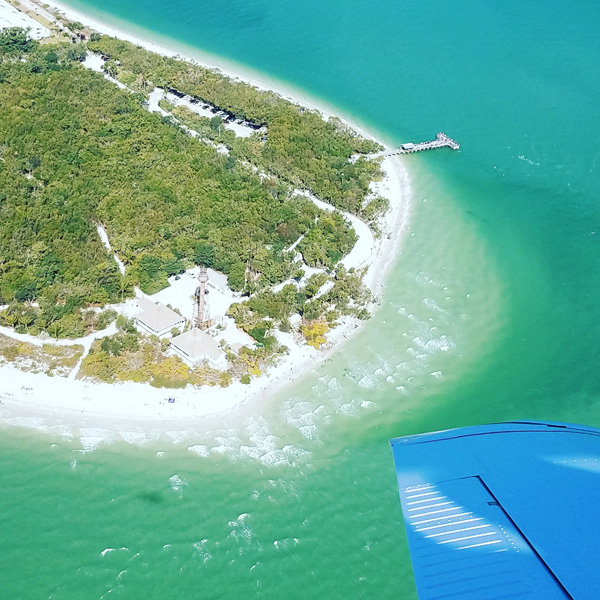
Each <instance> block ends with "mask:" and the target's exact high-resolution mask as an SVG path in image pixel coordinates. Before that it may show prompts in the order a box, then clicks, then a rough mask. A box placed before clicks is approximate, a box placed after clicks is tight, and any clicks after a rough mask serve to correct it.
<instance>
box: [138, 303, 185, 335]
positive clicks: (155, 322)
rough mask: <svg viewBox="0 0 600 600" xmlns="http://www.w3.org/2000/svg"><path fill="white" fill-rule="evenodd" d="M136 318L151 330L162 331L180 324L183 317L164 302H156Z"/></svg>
mask: <svg viewBox="0 0 600 600" xmlns="http://www.w3.org/2000/svg"><path fill="white" fill-rule="evenodd" d="M136 318H137V320H138V321H139V322H140V323H142V324H143V325H145V326H146V327H148V329H151V330H152V331H163V330H165V329H171V328H172V327H176V326H177V325H180V324H181V323H182V322H183V321H184V319H183V317H182V316H181V315H178V314H177V313H176V312H175V311H174V310H171V309H170V308H169V307H168V306H165V305H164V304H156V305H155V306H154V307H152V308H148V309H146V310H145V311H143V312H142V313H140V314H139V315H137V317H136Z"/></svg>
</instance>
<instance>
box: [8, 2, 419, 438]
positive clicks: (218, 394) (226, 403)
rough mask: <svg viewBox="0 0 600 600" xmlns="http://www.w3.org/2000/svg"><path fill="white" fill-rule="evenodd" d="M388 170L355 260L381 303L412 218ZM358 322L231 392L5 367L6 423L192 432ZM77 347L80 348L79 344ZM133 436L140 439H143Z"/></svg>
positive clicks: (397, 172) (398, 174)
mask: <svg viewBox="0 0 600 600" xmlns="http://www.w3.org/2000/svg"><path fill="white" fill-rule="evenodd" d="M22 3H23V4H25V3H27V5H28V6H30V7H31V8H34V5H33V3H32V2H28V0H25V1H22ZM47 4H49V5H51V6H53V7H55V8H57V9H59V10H60V11H61V12H62V13H63V14H65V15H66V16H67V17H68V18H70V19H73V20H78V21H81V22H83V23H84V24H85V25H89V26H90V27H92V28H93V29H95V30H97V31H99V32H101V33H107V34H109V35H112V36H115V37H119V38H121V39H126V40H128V41H131V42H133V43H135V44H138V45H140V46H143V47H145V48H146V49H147V50H150V51H153V52H157V53H160V54H163V55H171V56H173V55H179V56H182V55H181V54H180V53H178V52H175V51H171V50H169V49H167V48H163V47H161V46H158V45H156V44H154V43H151V42H147V41H145V40H142V39H139V38H136V37H135V36H132V35H130V34H128V33H126V32H123V31H118V30H116V29H114V28H112V27H110V26H106V25H104V24H102V23H99V22H97V21H95V20H94V19H90V18H88V17H87V16H86V15H84V14H81V13H79V12H77V11H74V10H72V9H70V8H68V7H65V6H63V5H61V4H59V3H56V2H49V3H47ZM182 58H184V59H186V60H193V61H194V62H196V63H198V64H201V65H202V66H207V67H211V68H218V69H219V70H221V71H222V72H223V73H225V74H226V75H228V76H230V77H232V78H234V79H236V80H241V81H246V82H247V83H250V84H252V85H254V86H256V87H259V88H261V89H271V90H273V91H275V92H277V93H278V94H280V95H281V96H283V97H285V98H286V99H288V100H291V101H292V102H294V103H296V104H301V105H302V106H305V107H308V108H312V109H316V110H319V111H320V112H321V113H322V114H323V116H324V117H325V118H328V117H330V116H333V115H334V113H333V112H331V110H328V109H325V110H324V109H323V108H322V107H319V106H318V105H317V104H316V103H314V102H312V101H310V100H309V101H307V100H306V99H305V98H298V97H292V96H290V95H289V92H288V91H286V90H285V89H277V86H276V85H275V86H272V85H265V84H264V83H263V82H260V81H257V80H255V79H253V78H248V77H245V76H244V75H240V74H238V73H232V72H229V71H228V70H227V69H223V68H222V67H221V66H220V65H218V64H210V63H207V62H203V61H202V59H201V58H200V59H199V58H198V57H192V56H182ZM335 116H339V115H335ZM342 120H344V122H346V123H347V124H348V125H349V126H350V127H351V128H352V129H354V130H355V131H357V132H358V133H360V134H361V135H363V136H364V137H368V138H370V139H375V137H374V136H373V135H370V134H369V133H368V132H366V131H364V130H363V129H362V128H360V127H357V126H356V125H354V124H353V123H351V122H348V121H346V120H345V119H342ZM378 141H379V140H378ZM382 167H383V169H384V172H385V179H384V180H383V181H382V182H378V183H376V184H372V186H373V191H376V192H377V193H379V194H380V195H382V196H385V197H387V198H388V200H389V201H390V210H389V211H388V213H387V214H386V215H385V218H384V219H382V220H381V230H382V234H381V236H380V237H379V238H377V239H375V243H374V246H371V245H369V247H368V248H366V249H365V252H366V253H365V256H355V260H358V261H363V264H367V263H368V264H369V270H368V272H367V274H366V276H365V279H364V281H365V284H366V285H367V286H368V287H369V288H370V289H371V291H372V292H373V294H374V296H375V297H379V296H380V294H381V291H382V288H383V284H384V279H385V274H386V271H387V270H388V268H389V266H390V264H391V263H392V262H393V260H394V259H395V258H396V256H397V252H398V247H399V244H400V242H401V239H402V234H403V233H404V232H405V231H406V229H407V224H408V219H409V214H410V180H409V176H408V172H407V171H406V169H405V167H404V165H403V164H402V163H401V162H400V160H399V159H398V158H397V157H387V158H385V159H384V161H383V164H382ZM359 323H360V322H359V321H357V320H355V319H344V320H343V321H342V322H341V323H340V325H339V326H338V327H336V328H335V329H334V330H333V331H332V332H331V333H330V334H328V336H327V337H328V347H327V350H325V351H317V350H315V349H314V348H311V347H309V346H302V347H300V346H297V345H296V344H294V345H293V346H290V353H289V354H288V355H287V356H286V357H285V358H284V359H283V360H282V361H281V362H280V364H279V365H277V366H276V367H273V368H271V369H270V370H269V371H268V372H267V374H266V375H263V376H261V377H259V378H257V379H253V380H252V382H251V383H250V384H249V385H244V384H241V383H239V382H236V383H233V384H232V385H230V386H229V387H227V388H220V387H208V386H205V387H203V388H200V389H188V388H186V389H184V390H175V391H169V390H165V389H156V388H153V387H152V386H150V385H149V384H135V383H120V384H104V383H90V382H85V381H80V380H75V379H69V380H66V379H65V378H60V377H55V378H51V377H47V376H45V375H40V374H32V373H27V372H23V371H19V370H17V369H15V368H14V367H12V366H1V367H0V381H1V382H2V383H0V419H2V420H3V421H4V422H5V423H8V424H11V425H18V426H27V427H36V428H39V427H41V426H45V427H46V428H47V427H48V425H49V424H53V426H54V427H60V424H73V425H79V426H81V425H83V424H85V425H86V427H93V426H94V425H97V426H98V427H102V428H108V429H111V428H115V427H116V428H117V429H119V430H120V431H121V433H123V432H122V429H123V427H125V429H128V430H129V431H131V432H133V431H134V430H135V431H137V430H139V429H140V428H142V429H143V430H145V431H148V430H156V429H158V430H162V431H166V430H169V429H177V428H178V427H181V428H183V429H188V428H189V427H190V421H191V420H192V421H195V420H198V419H206V418H210V417H214V416H215V415H222V414H223V413H227V412H230V411H232V409H234V408H235V407H236V406H239V405H241V404H247V403H249V402H250V401H251V400H259V399H264V398H265V397H266V396H267V395H268V396H271V395H273V394H274V393H275V392H278V391H280V390H281V389H282V388H283V387H285V386H286V385H287V384H289V382H290V381H292V380H295V379H297V378H299V377H301V376H302V375H304V374H306V373H308V372H310V370H311V369H312V368H314V366H315V365H316V364H318V363H320V362H322V361H324V360H325V359H327V358H328V357H329V356H330V355H331V354H332V353H333V352H335V351H336V350H337V349H338V348H339V346H340V345H341V344H342V343H344V342H345V340H346V339H348V338H349V337H350V336H351V335H352V333H353V332H355V331H356V330H357V328H358V327H359ZM70 343H77V340H74V341H72V342H70ZM168 396H173V397H175V399H176V401H175V402H174V403H172V404H171V403H168V402H167V397H168ZM132 436H133V438H136V437H137V434H132ZM121 437H123V436H122V435H121ZM130 437H131V436H130ZM123 439H127V438H126V437H123ZM127 441H129V440H127ZM131 441H135V440H131Z"/></svg>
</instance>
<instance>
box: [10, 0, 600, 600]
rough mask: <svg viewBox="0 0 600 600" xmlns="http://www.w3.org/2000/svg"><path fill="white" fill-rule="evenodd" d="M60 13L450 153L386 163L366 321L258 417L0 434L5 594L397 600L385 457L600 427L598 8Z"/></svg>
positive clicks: (222, 7) (400, 547) (281, 5)
mask: <svg viewBox="0 0 600 600" xmlns="http://www.w3.org/2000/svg"><path fill="white" fill-rule="evenodd" d="M69 4H70V5H72V6H73V7H74V8H78V9H80V10H82V11H87V12H89V13H90V14H93V15H94V16H95V17H96V18H100V19H103V20H105V21H107V22H111V23H113V24H115V25H119V26H120V27H122V28H123V29H128V30H131V31H132V32H134V33H137V34H143V35H146V36H151V37H153V39H155V40H156V41H159V42H162V43H163V44H164V45H169V46H173V47H178V48H180V49H181V50H182V51H184V50H190V49H195V50H197V51H198V52H204V53H208V54H210V55H212V56H214V57H222V59H223V61H224V64H227V65H230V64H234V65H235V64H237V65H241V66H242V67H244V68H247V69H251V70H253V71H256V72H259V73H261V74H264V75H265V76H269V77H271V78H273V79H275V80H277V81H280V82H283V83H285V84H288V85H290V86H293V87H294V88H296V89H300V90H302V91H303V92H304V93H305V94H307V95H308V96H311V97H313V98H315V99H317V100H319V101H322V102H324V103H327V104H328V105H332V106H335V107H337V108H338V110H339V111H340V112H342V113H343V114H344V116H346V117H348V118H351V119H354V120H356V121H358V122H360V123H362V124H364V125H365V126H367V127H368V128H369V129H370V130H372V131H375V132H378V134H379V135H380V136H382V137H383V138H384V139H385V140H386V141H387V142H389V143H394V144H399V143H401V142H404V141H409V140H412V139H415V140H421V139H429V138H431V137H432V136H433V135H435V133H436V132H437V131H438V130H443V131H445V132H446V133H448V134H449V135H451V136H452V137H454V138H456V139H457V140H458V141H460V143H461V150H460V152H454V153H453V152H451V151H449V150H447V151H446V150H444V151H439V152H432V153H429V154H421V155H417V156H410V157H407V158H406V165H407V167H408V169H409V170H410V172H411V175H412V187H413V194H414V209H413V213H412V219H411V223H410V228H409V231H408V233H407V236H406V238H405V242H404V244H403V246H402V249H401V252H400V254H399V256H398V258H397V260H396V262H395V264H394V267H393V268H392V270H391V272H390V273H389V276H388V279H387V282H386V287H385V290H384V294H383V299H382V300H383V301H382V306H381V308H380V309H379V310H378V312H377V313H376V314H375V316H374V317H373V318H372V319H371V320H370V321H369V322H368V323H367V324H366V325H365V327H364V329H363V330H362V331H361V332H359V333H358V335H357V336H355V337H354V338H352V339H351V341H350V342H349V343H348V344H347V345H346V346H344V347H343V348H342V350H341V351H340V352H339V353H338V354H337V355H336V356H334V357H333V358H332V359H331V360H330V361H328V362H327V363H325V364H323V365H322V366H320V367H318V368H316V369H315V370H314V371H313V372H312V373H310V374H308V375H307V376H306V377H304V378H303V379H301V380H300V381H298V382H297V383H295V384H293V385H292V386H290V387H289V388H288V389H286V390H284V391H283V392H281V393H279V394H277V395H275V396H274V397H272V398H269V399H266V400H265V402H264V403H263V404H262V405H261V406H260V407H259V408H257V407H256V406H254V407H249V408H245V409H243V410H241V411H239V413H236V414H235V415H234V416H233V417H229V418H228V419H227V421H222V422H221V421H219V420H218V419H215V420H214V421H211V422H210V423H209V424H207V425H205V426H203V427H204V429H205V430H204V431H193V424H192V425H190V431H188V432H186V434H185V436H181V435H180V434H178V433H177V432H173V433H172V434H170V435H169V436H167V437H166V438H165V437H163V438H161V439H159V440H157V441H155V442H152V443H149V444H147V445H146V446H145V447H141V448H139V447H136V446H132V445H127V444H119V443H113V444H111V445H108V446H103V447H100V448H99V449H96V450H95V451H93V452H84V451H83V448H84V447H85V446H86V442H85V439H92V438H93V437H94V431H93V430H86V431H85V432H81V436H76V437H73V438H71V437H69V436H68V435H56V434H52V435H50V434H48V433H38V432H34V431H31V430H29V429H19V428H4V429H3V431H2V437H1V439H0V478H1V481H2V488H1V489H2V494H1V496H0V497H1V505H0V532H1V533H2V541H3V544H2V549H1V550H0V589H2V590H3V592H2V595H3V597H6V598H19V599H29V598H31V599H34V598H35V599H38V598H52V599H60V600H66V599H81V598H86V599H87V598H109V597H110V598H128V599H130V598H144V599H148V600H151V599H164V598H223V599H229V598H236V599H239V598H269V599H270V598H291V599H294V598H369V599H373V598H376V599H379V598H382V599H383V598H402V599H405V598H406V599H415V598H416V595H415V592H414V586H413V583H412V575H411V569H410V560H409V555H408V550H407V547H406V543H405V536H404V531H403V526H402V521H401V513H400V508H399V502H398V500H397V494H396V488H395V477H394V470H393V463H392V457H391V452H390V450H389V447H388V444H387V442H388V439H389V438H390V437H393V436H397V435H404V434H411V433H417V432H422V431H427V430H435V429H444V428H448V427H456V426H462V425H471V424H477V423H484V422H490V421H498V420H508V419H544V420H559V421H560V420H563V421H571V422H578V423H585V424H587V425H592V426H600V376H599V374H598V373H599V369H598V362H599V358H600V352H599V351H598V340H599V339H600V309H599V308H598V299H599V298H600V258H599V250H600V248H599V245H600V203H599V193H598V189H599V188H600V175H599V172H598V169H599V166H600V150H599V140H600V125H599V122H598V119H597V117H594V115H595V114H597V106H598V103H599V101H600V80H599V79H598V77H597V74H596V67H597V60H598V57H599V56H600V38H599V37H598V35H597V31H596V25H597V23H598V22H600V6H599V5H598V4H597V3H595V2H591V1H583V0H573V1H572V2H569V3H563V2H557V1H554V0H551V1H548V0H546V1H544V2H542V1H541V0H531V1H530V2H515V1H513V0H505V1H504V2H494V1H490V2H487V3H482V2H475V1H474V0H472V1H467V0H457V1H456V2H452V3H449V2H445V1H442V0H432V1H430V2H417V1H416V0H393V1H392V0H382V1H381V2H377V3H366V2H357V1H356V0H346V1H344V2H342V1H341V0H331V1H330V2H328V3H323V2H319V3H317V2H315V1H314V0H302V1H300V2H298V1H296V2H292V1H291V0H279V1H278V2H274V1H273V0H244V1H243V2H242V1H241V0H230V1H229V2H227V3H223V2H211V3H207V2H199V1H198V0H172V1H170V2H168V3H163V2H157V1H156V0H146V1H145V2H142V1H141V0H104V1H103V2H102V3H101V4H100V3H98V2H77V3H76V2H70V3H69ZM100 7H101V12H100V10H99V9H100ZM82 438H83V439H82ZM190 448H191V450H190Z"/></svg>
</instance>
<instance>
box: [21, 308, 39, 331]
mask: <svg viewBox="0 0 600 600" xmlns="http://www.w3.org/2000/svg"><path fill="white" fill-rule="evenodd" d="M34 320H35V319H34V318H33V315H31V314H30V313H26V312H24V313H22V314H21V315H20V316H19V318H18V321H19V323H20V324H21V325H25V329H26V330H27V333H29V326H30V325H31V324H32V323H33V321H34Z"/></svg>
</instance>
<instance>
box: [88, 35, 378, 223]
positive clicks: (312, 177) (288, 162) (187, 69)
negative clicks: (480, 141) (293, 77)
mask: <svg viewBox="0 0 600 600" xmlns="http://www.w3.org/2000/svg"><path fill="white" fill-rule="evenodd" d="M88 47H89V48H90V49H91V50H94V51H96V52H101V53H102V54H104V55H108V56H110V57H111V60H110V61H109V62H108V63H107V69H108V70H109V71H110V72H111V73H112V74H113V75H115V76H117V77H118V78H119V79H121V81H123V82H124V83H126V84H127V85H130V86H132V87H134V89H137V90H139V91H141V92H144V93H145V92H147V91H149V90H151V89H152V88H153V87H154V86H160V87H165V88H173V89H175V90H177V91H178V92H180V93H184V94H189V95H190V96H193V97H195V98H198V99H201V100H203V101H206V102H208V103H210V104H212V105H214V106H217V107H219V108H222V109H224V110H225V111H228V112H229V113H230V114H231V115H232V116H234V117H235V118H241V119H245V120H247V121H250V122H252V123H255V124H257V125H264V126H266V128H267V136H266V141H264V143H263V142H262V141H261V139H262V133H258V134H257V135H256V136H254V137H252V138H249V139H248V138H233V137H231V136H230V139H229V144H228V145H229V146H230V148H231V150H232V153H233V155H234V156H235V157H237V158H241V159H243V160H247V161H250V162H251V163H253V164H256V165H257V166H259V167H261V168H265V169H267V170H268V171H269V172H272V173H275V174H277V175H278V176H279V177H281V178H282V179H285V180H286V181H289V182H290V183H291V184H293V185H294V186H298V187H300V188H303V189H308V190H311V191H312V192H314V193H315V194H316V195H317V196H318V197H319V198H322V199H323V200H326V201H328V202H331V203H332V204H333V205H334V206H336V207H338V208H341V209H343V210H347V211H349V212H352V213H356V214H360V213H361V211H362V210H364V209H365V208H366V207H365V196H366V195H367V194H368V188H369V183H370V182H371V181H372V180H376V179H378V178H379V177H380V176H381V170H380V167H379V164H378V163H377V162H375V161H371V160H367V159H366V158H364V157H362V156H361V157H358V159H357V160H355V161H350V160H349V159H350V158H351V157H352V156H353V155H364V154H368V153H371V152H377V151H378V150H381V149H382V148H381V146H379V144H377V143H375V142H372V141H370V140H366V139H364V138H361V137H360V136H357V135H356V134H355V133H354V132H353V131H352V130H350V129H348V128H347V127H346V126H345V125H344V124H343V123H342V122H341V121H340V120H339V119H337V118H331V119H329V120H328V121H324V120H323V119H322V117H321V115H320V113H318V112H317V111H312V110H307V109H305V108H303V107H300V106H297V105H295V104H293V103H291V102H288V101H287V100H284V99H283V98H281V97H280V96H278V95H276V94H275V93H274V92H270V91H260V90H258V89H256V88H254V87H252V86H251V85H248V84H246V83H243V82H234V81H232V80H231V79H228V78H227V77H225V76H224V75H222V74H221V73H219V72H218V71H216V70H211V69H205V68H202V67H199V66H198V65H194V64H191V63H188V62H184V61H182V60H178V59H177V58H166V57H163V56H159V55H157V54H153V53H151V52H148V51H147V50H145V49H143V48H141V47H139V46H135V45H133V44H130V43H129V42H125V41H122V40H117V39H114V38H110V37H108V36H102V37H101V38H100V39H99V40H98V41H97V42H90V43H89V44H88ZM117 61H118V64H117Z"/></svg>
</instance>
